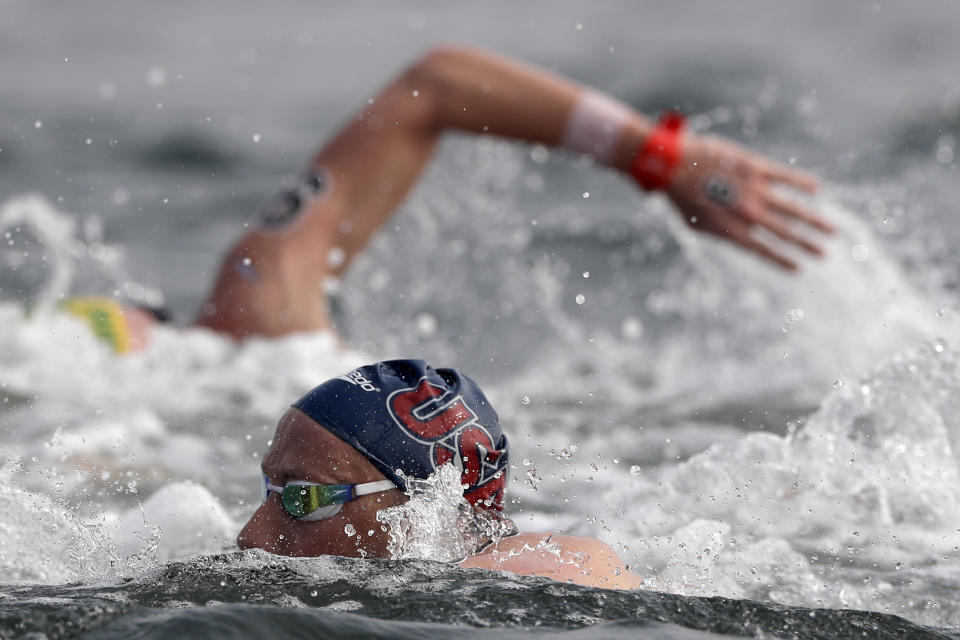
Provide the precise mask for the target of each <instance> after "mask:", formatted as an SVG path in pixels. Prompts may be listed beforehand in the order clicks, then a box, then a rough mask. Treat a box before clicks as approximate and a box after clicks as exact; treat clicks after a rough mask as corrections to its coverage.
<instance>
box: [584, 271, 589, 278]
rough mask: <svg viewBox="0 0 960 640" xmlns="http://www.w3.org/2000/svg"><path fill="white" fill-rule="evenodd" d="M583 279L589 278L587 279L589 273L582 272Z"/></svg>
mask: <svg viewBox="0 0 960 640" xmlns="http://www.w3.org/2000/svg"><path fill="white" fill-rule="evenodd" d="M583 277H584V279H586V278H589V277H590V272H589V271H584V272H583Z"/></svg>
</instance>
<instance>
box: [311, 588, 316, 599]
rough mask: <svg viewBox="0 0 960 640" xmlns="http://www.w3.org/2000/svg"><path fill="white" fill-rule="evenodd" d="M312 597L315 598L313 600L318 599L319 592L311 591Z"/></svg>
mask: <svg viewBox="0 0 960 640" xmlns="http://www.w3.org/2000/svg"><path fill="white" fill-rule="evenodd" d="M310 596H311V597H313V598H316V597H317V590H316V589H314V590H313V591H311V592H310Z"/></svg>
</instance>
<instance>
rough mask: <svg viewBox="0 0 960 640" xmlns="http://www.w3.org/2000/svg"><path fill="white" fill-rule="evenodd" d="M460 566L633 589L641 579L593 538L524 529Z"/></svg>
mask: <svg viewBox="0 0 960 640" xmlns="http://www.w3.org/2000/svg"><path fill="white" fill-rule="evenodd" d="M461 566H463V567H467V568H481V569H493V570H497V571H509V572H511V573H516V574H519V575H536V576H543V577H545V578H550V579H552V580H558V581H561V582H572V583H575V584H582V585H586V586H591V587H603V588H608V589H635V588H637V587H639V586H640V584H641V583H642V582H643V579H642V578H641V577H640V576H638V575H636V574H634V573H631V572H630V571H629V570H628V569H627V568H626V566H625V565H624V563H623V561H622V560H621V559H620V557H619V556H618V555H617V553H616V552H615V551H614V550H613V549H612V548H610V546H609V545H607V544H605V543H603V542H601V541H600V540H597V539H595V538H583V537H578V536H567V535H560V534H545V533H525V534H519V535H517V536H512V537H509V538H505V539H503V540H501V541H500V542H499V543H498V544H496V545H495V546H493V547H491V548H489V549H487V550H485V551H484V552H483V553H480V554H477V555H475V556H471V557H469V558H467V559H466V560H464V561H463V562H462V563H461Z"/></svg>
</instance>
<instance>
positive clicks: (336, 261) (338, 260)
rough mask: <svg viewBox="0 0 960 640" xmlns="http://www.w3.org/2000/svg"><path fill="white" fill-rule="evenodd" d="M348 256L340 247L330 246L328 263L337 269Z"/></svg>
mask: <svg viewBox="0 0 960 640" xmlns="http://www.w3.org/2000/svg"><path fill="white" fill-rule="evenodd" d="M346 257H347V254H346V252H345V251H344V250H343V249H341V248H340V247H330V251H328V252H327V264H328V265H329V266H330V267H331V268H332V269H336V268H338V267H340V266H341V265H342V264H343V261H344V260H345V259H346Z"/></svg>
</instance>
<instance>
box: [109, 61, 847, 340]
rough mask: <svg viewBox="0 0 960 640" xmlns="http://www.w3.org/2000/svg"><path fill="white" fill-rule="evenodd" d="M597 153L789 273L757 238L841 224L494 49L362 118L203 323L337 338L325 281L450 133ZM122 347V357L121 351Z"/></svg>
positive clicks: (432, 75) (727, 161)
mask: <svg viewBox="0 0 960 640" xmlns="http://www.w3.org/2000/svg"><path fill="white" fill-rule="evenodd" d="M454 130H456V131H463V132H470V133H474V134H477V135H493V136H502V137H506V138H513V139H518V140H525V141H528V142H532V143H538V144H543V145H549V146H555V147H563V148H566V149H568V150H570V151H572V152H575V153H581V154H589V155H591V156H593V157H594V158H595V160H596V161H597V162H598V163H601V164H603V165H605V166H608V167H610V168H611V169H614V170H617V171H619V172H621V173H622V174H623V175H624V176H625V177H626V178H627V179H629V180H631V181H633V182H634V183H635V184H636V185H637V186H638V187H640V188H642V189H645V190H648V191H662V192H663V193H664V194H666V195H667V196H668V197H669V198H670V199H671V200H672V202H673V204H674V205H675V208H676V210H677V212H678V213H679V214H680V215H681V216H682V218H683V220H684V221H685V222H686V223H687V224H688V225H690V226H691V227H692V228H693V229H695V230H698V231H705V232H708V233H711V234H714V235H717V236H719V237H721V238H724V239H726V240H728V241H730V242H732V243H734V244H736V245H738V246H740V247H742V248H744V249H746V250H748V251H751V252H753V253H755V254H757V255H758V256H760V257H761V258H763V259H765V260H768V261H770V262H771V263H773V264H776V265H778V266H780V267H782V268H784V269H787V270H795V269H796V268H797V266H798V265H797V262H796V261H795V260H793V259H792V258H790V257H788V256H787V255H786V254H784V253H783V252H782V250H781V249H778V248H775V247H774V246H772V245H770V244H768V243H767V242H766V241H765V240H764V239H762V237H758V235H757V234H756V233H755V232H756V231H759V230H764V231H766V232H768V235H769V233H772V234H774V235H776V236H778V237H779V238H780V239H781V240H782V241H783V242H784V243H785V244H786V245H792V246H794V247H798V248H799V249H801V250H802V251H804V252H806V253H807V254H810V255H813V256H816V255H820V254H821V253H822V249H821V247H820V245H819V244H818V243H817V242H815V241H814V240H811V239H810V234H809V233H806V232H801V231H799V230H798V229H797V227H807V228H808V230H813V231H816V232H821V233H829V232H831V231H832V227H831V225H830V224H829V223H828V222H827V221H826V220H824V219H822V218H821V217H819V216H818V215H816V214H815V213H814V212H813V211H812V210H810V209H809V208H807V207H805V206H804V205H802V204H800V203H799V202H797V201H796V200H794V199H792V198H790V197H789V196H787V195H785V194H784V193H783V190H782V189H781V187H788V188H793V189H795V190H797V191H799V192H806V193H812V192H814V191H815V190H816V189H817V181H816V179H815V178H814V177H813V176H811V175H809V174H807V173H805V172H803V171H799V170H797V169H794V168H791V167H788V166H784V165H781V164H778V163H776V162H773V161H772V160H769V159H767V158H765V157H763V156H761V155H759V154H757V153H754V152H752V151H749V150H747V149H744V148H742V147H740V146H738V145H736V144H734V143H733V142H730V141H727V140H723V139H720V138H716V137H710V136H701V135H697V134H695V133H694V132H692V131H690V130H689V129H688V128H687V127H685V125H684V122H683V119H682V118H681V117H680V116H678V115H676V114H673V113H668V114H666V115H665V116H664V117H662V118H660V119H659V120H658V121H652V120H650V119H648V118H647V117H646V116H644V115H642V114H640V113H638V112H636V111H635V110H634V109H632V108H630V107H629V106H627V105H625V104H623V103H621V102H619V101H617V100H616V99H614V98H612V97H610V96H607V95H605V94H603V93H600V92H598V91H596V90H593V89H590V88H587V87H583V86H580V85H577V84H575V83H574V82H572V81H570V80H567V79H565V78H562V77H560V76H557V75H555V74H551V73H549V72H546V71H543V70H539V69H536V68H533V67H530V66H527V65H525V64H522V63H519V62H516V61H512V60H508V59H505V58H502V57H499V56H496V55H493V54H491V53H488V52H484V51H479V50H475V49H468V48H461V47H442V48H437V49H434V50H432V51H430V52H428V53H427V54H426V55H424V56H423V57H421V58H420V59H419V60H417V61H416V62H415V63H414V64H412V65H411V66H409V67H408V68H407V69H406V70H404V71H403V72H402V73H401V74H400V75H399V76H398V77H397V78H396V79H395V80H394V81H393V82H391V83H390V84H389V85H388V86H387V87H386V88H384V89H383V90H382V91H381V92H380V93H379V94H378V95H377V96H376V97H374V98H372V99H371V100H369V101H368V104H366V105H364V106H363V108H362V109H361V110H360V111H359V112H358V113H357V114H356V115H354V117H352V118H351V119H350V120H349V121H348V122H347V123H346V124H345V125H344V126H343V128H341V129H340V130H339V131H338V132H337V133H336V134H335V135H334V136H333V138H332V139H331V140H330V141H329V142H328V143H327V144H326V145H325V146H324V147H323V148H322V149H321V150H320V151H319V152H318V153H317V154H316V156H315V157H314V158H313V159H312V161H311V162H310V163H309V165H308V166H307V167H306V169H305V171H304V172H303V174H302V175H301V176H300V177H299V178H298V179H297V180H295V181H293V182H292V183H290V184H289V185H288V186H287V188H285V189H283V190H281V191H280V192H279V193H278V194H276V195H275V196H273V197H272V198H270V199H268V200H267V201H266V202H265V203H264V204H263V205H262V206H261V207H260V209H259V211H258V212H257V215H256V222H255V224H254V225H253V227H252V229H251V230H250V231H249V232H248V233H247V234H246V235H244V236H243V237H242V238H240V240H239V241H238V242H237V243H236V244H235V245H234V246H233V248H232V249H231V250H230V251H229V252H228V253H227V255H226V257H225V259H224V260H223V262H222V264H221V266H220V269H219V274H218V276H217V278H216V281H215V283H214V286H213V288H212V290H211V292H210V293H209V295H208V297H207V299H206V301H205V302H204V303H203V305H202V306H201V308H200V311H199V313H198V314H197V317H196V318H195V320H194V324H195V325H196V326H201V327H207V328H209V329H212V330H214V331H218V332H222V333H225V334H227V335H230V336H233V337H234V338H237V339H243V338H246V337H249V336H267V337H270V336H282V335H285V334H289V333H293V332H299V331H316V330H320V329H332V328H333V326H332V323H331V320H330V314H329V311H328V305H327V300H326V297H325V295H324V291H323V288H322V283H323V282H325V281H326V279H327V278H328V277H341V276H342V274H343V273H344V271H345V270H346V269H347V268H348V267H349V265H350V263H351V261H352V260H353V258H354V257H355V256H356V255H357V253H358V252H359V251H361V250H362V249H363V248H364V247H365V246H366V245H367V244H368V242H369V240H370V238H371V236H372V235H373V234H374V233H375V232H376V231H377V230H378V229H379V228H380V227H382V226H383V224H384V223H385V222H386V221H387V220H388V219H389V217H390V215H391V213H392V212H393V211H394V210H395V208H396V207H397V205H398V204H399V203H400V202H401V201H402V200H403V198H404V197H405V196H406V195H407V193H408V192H409V191H410V189H411V187H412V186H413V185H414V184H415V183H416V181H417V179H418V178H419V177H420V175H421V173H422V171H423V169H424V167H425V166H426V165H427V163H428V161H429V160H430V158H431V157H432V155H433V152H434V149H435V147H436V145H437V142H438V141H439V139H440V138H441V136H442V135H443V134H444V133H445V132H448V131H454ZM118 350H119V349H118Z"/></svg>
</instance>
